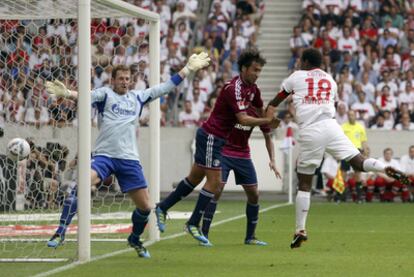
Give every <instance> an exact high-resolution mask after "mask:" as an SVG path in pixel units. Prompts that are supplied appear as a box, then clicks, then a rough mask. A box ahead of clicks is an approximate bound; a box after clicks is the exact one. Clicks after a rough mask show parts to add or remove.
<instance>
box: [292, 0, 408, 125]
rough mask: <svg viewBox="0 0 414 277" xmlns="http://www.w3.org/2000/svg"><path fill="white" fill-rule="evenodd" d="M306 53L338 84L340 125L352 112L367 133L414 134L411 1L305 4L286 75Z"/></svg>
mask: <svg viewBox="0 0 414 277" xmlns="http://www.w3.org/2000/svg"><path fill="white" fill-rule="evenodd" d="M307 47H315V48H318V49H320V51H321V52H322V54H323V66H322V69H323V70H325V71H326V72H328V73H330V74H332V75H333V76H334V78H335V80H336V81H337V84H338V98H339V99H338V100H339V104H338V108H337V117H336V118H337V120H338V122H339V123H340V124H342V123H344V122H346V121H347V116H346V111H347V110H349V109H352V110H355V111H356V113H357V120H358V121H359V122H360V123H362V124H363V125H364V126H365V127H366V128H371V129H382V130H391V129H394V130H409V131H412V130H414V123H413V122H414V79H413V77H414V1H398V0H385V1H380V0H304V1H303V14H302V17H301V19H300V21H299V23H298V25H297V26H295V27H294V28H293V34H292V36H291V39H290V49H291V52H292V56H291V59H290V62H289V65H288V68H289V70H295V69H297V67H298V61H299V56H300V53H301V52H302V51H303V49H305V48H307Z"/></svg>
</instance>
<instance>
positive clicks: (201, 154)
mask: <svg viewBox="0 0 414 277" xmlns="http://www.w3.org/2000/svg"><path fill="white" fill-rule="evenodd" d="M265 63H266V61H265V59H264V58H263V57H262V56H261V55H260V53H259V52H258V51H256V50H247V51H244V52H243V53H242V54H241V55H240V57H239V59H238V65H239V69H240V75H239V76H237V77H234V78H233V79H232V80H231V81H229V82H228V83H226V85H225V86H224V87H223V89H222V90H221V92H220V94H219V96H218V98H217V101H216V104H215V106H214V109H213V111H212V113H211V115H210V117H209V118H208V119H207V121H206V122H204V123H203V125H202V126H201V127H200V128H199V129H198V130H197V134H196V153H195V155H194V158H195V163H194V164H193V166H192V168H191V171H190V174H189V175H188V176H187V177H186V178H184V179H183V180H182V181H181V182H180V183H179V184H178V186H177V188H176V189H175V191H173V192H172V193H170V195H168V197H167V198H166V199H164V200H163V201H162V202H160V203H159V204H158V205H157V206H156V208H155V214H156V216H157V224H158V227H159V229H160V231H161V232H164V230H165V219H166V213H167V211H168V209H169V208H171V207H172V206H174V205H175V204H176V203H177V202H178V201H180V200H181V199H182V198H184V197H186V196H187V195H189V194H190V193H191V192H192V191H193V189H194V188H195V187H196V186H197V185H198V184H200V183H201V181H202V180H203V178H204V177H206V178H207V181H206V183H205V185H204V187H203V188H202V190H201V192H200V195H199V198H198V201H197V204H196V207H195V209H194V212H193V214H192V215H191V218H190V219H189V220H188V222H187V223H186V230H187V231H188V232H189V233H190V234H191V235H192V236H193V237H194V238H195V239H196V240H198V241H201V242H202V243H208V239H207V238H206V237H205V236H204V235H203V234H202V232H201V231H200V228H199V223H200V220H201V216H202V214H203V212H204V210H205V208H206V207H207V205H208V203H209V202H210V200H211V199H213V197H214V194H215V193H216V192H217V190H218V188H219V187H220V182H221V148H222V147H223V146H224V144H225V141H226V139H227V137H228V135H229V134H230V132H231V130H232V129H233V127H234V125H235V124H236V123H240V124H242V125H243V126H260V125H264V124H269V126H270V127H272V128H276V127H277V125H278V124H279V120H278V119H277V118H275V117H273V116H272V117H270V116H269V117H263V118H262V117H261V118H256V117H252V116H249V115H247V113H246V111H247V109H248V107H249V106H250V105H252V106H254V107H255V108H256V109H257V110H258V113H259V114H260V115H263V114H264V112H263V101H262V98H261V95H260V90H259V88H258V87H257V86H256V80H257V78H258V77H259V74H260V72H261V70H262V67H263V66H264V64H265Z"/></svg>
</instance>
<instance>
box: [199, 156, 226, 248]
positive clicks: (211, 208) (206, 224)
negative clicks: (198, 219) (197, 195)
mask: <svg viewBox="0 0 414 277" xmlns="http://www.w3.org/2000/svg"><path fill="white" fill-rule="evenodd" d="M231 170H233V168H232V163H231V160H230V159H229V158H227V157H224V156H223V157H222V159H221V183H220V187H219V188H218V190H217V192H216V193H215V194H214V199H212V200H211V201H210V203H208V205H207V208H206V210H205V212H204V215H203V225H202V227H201V231H202V232H203V235H204V236H205V237H206V238H208V233H209V231H210V225H211V223H212V221H213V217H214V214H215V212H216V209H217V202H218V200H219V199H220V197H221V193H222V192H223V189H224V186H225V185H226V183H227V179H228V177H229V174H230V171H231ZM202 245H203V246H204V244H202ZM208 246H211V245H208Z"/></svg>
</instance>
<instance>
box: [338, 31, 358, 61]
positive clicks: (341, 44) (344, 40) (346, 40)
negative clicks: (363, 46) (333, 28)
mask: <svg viewBox="0 0 414 277" xmlns="http://www.w3.org/2000/svg"><path fill="white" fill-rule="evenodd" d="M338 50H339V51H349V52H350V53H351V55H353V54H354V53H356V52H357V50H358V45H357V43H356V40H355V39H354V38H353V37H351V31H350V29H349V27H344V28H343V36H341V37H340V38H339V40H338Z"/></svg>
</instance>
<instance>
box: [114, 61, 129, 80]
mask: <svg viewBox="0 0 414 277" xmlns="http://www.w3.org/2000/svg"><path fill="white" fill-rule="evenodd" d="M118 71H128V72H131V69H130V68H129V66H126V65H124V64H119V65H117V66H115V67H114V69H112V79H115V78H116V74H118Z"/></svg>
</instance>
